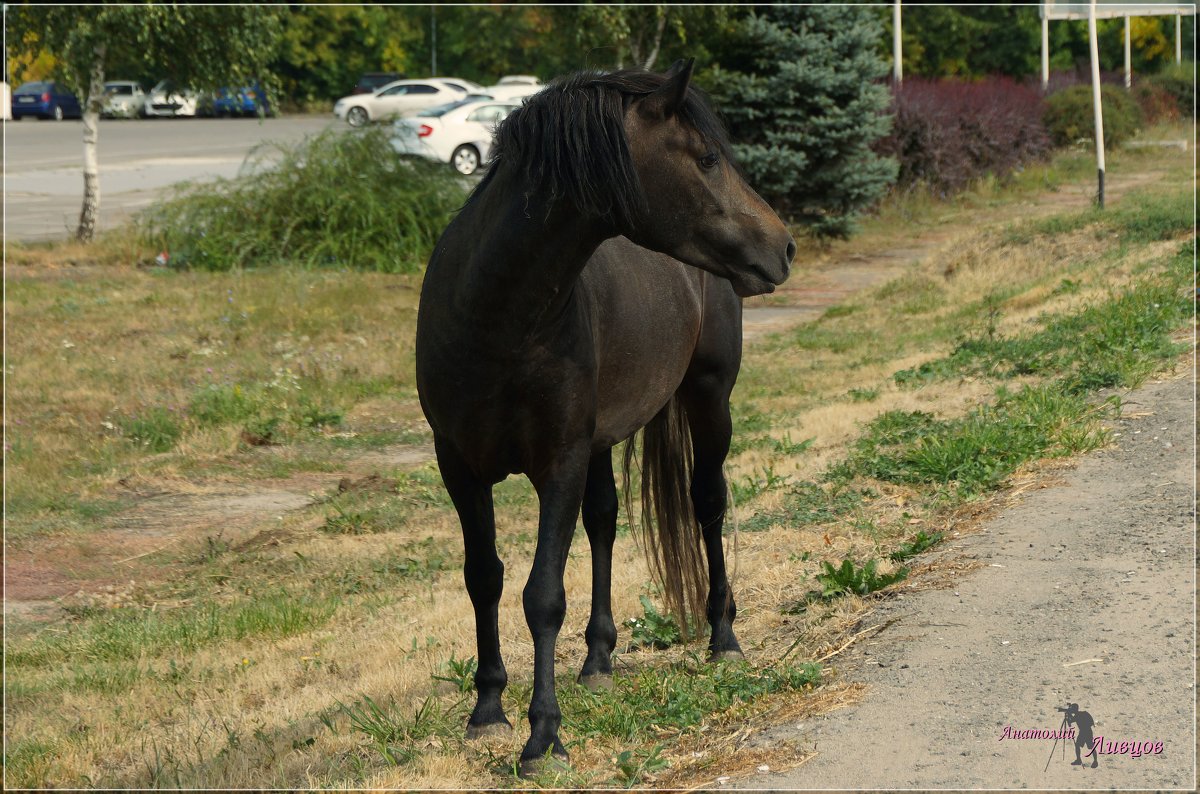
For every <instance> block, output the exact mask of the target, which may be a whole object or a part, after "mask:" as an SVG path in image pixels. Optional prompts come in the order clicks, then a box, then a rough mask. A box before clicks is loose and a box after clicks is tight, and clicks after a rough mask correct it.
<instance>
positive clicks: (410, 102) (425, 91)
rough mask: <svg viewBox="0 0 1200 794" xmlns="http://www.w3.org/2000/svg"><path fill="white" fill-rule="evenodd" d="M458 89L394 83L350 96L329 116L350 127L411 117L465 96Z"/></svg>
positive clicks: (429, 82)
mask: <svg viewBox="0 0 1200 794" xmlns="http://www.w3.org/2000/svg"><path fill="white" fill-rule="evenodd" d="M466 95H467V91H465V90H463V89H462V88H451V87H450V86H449V85H447V84H446V83H442V82H439V81H438V80H437V79H430V80H396V81H395V82H393V83H388V84H387V85H385V86H382V87H381V88H379V90H377V91H376V92H375V93H373V94H352V95H350V96H347V97H342V98H341V99H339V100H338V101H337V102H335V103H334V105H333V115H335V116H337V117H338V118H339V119H343V120H345V121H346V122H347V123H348V124H349V125H350V126H351V127H361V126H363V125H364V124H366V123H368V122H371V121H381V120H384V119H390V118H398V117H403V116H411V115H413V114H414V113H418V112H420V111H422V110H425V109H426V108H431V107H436V106H438V105H445V104H447V103H449V102H455V101H457V100H460V99H463V98H464V97H466Z"/></svg>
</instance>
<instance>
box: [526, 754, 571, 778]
mask: <svg viewBox="0 0 1200 794" xmlns="http://www.w3.org/2000/svg"><path fill="white" fill-rule="evenodd" d="M570 771H571V759H570V758H568V757H567V756H565V755H559V754H558V753H551V754H550V755H545V756H541V757H539V758H530V759H528V760H523V761H521V777H525V778H529V777H537V776H538V775H541V774H543V773H546V772H550V773H553V774H565V773H567V772H570Z"/></svg>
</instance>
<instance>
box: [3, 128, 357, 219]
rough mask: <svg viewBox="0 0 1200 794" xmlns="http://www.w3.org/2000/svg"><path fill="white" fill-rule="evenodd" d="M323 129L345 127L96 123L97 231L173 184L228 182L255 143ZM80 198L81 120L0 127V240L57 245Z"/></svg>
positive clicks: (294, 137) (288, 139)
mask: <svg viewBox="0 0 1200 794" xmlns="http://www.w3.org/2000/svg"><path fill="white" fill-rule="evenodd" d="M330 127H333V128H334V129H349V128H348V127H347V126H346V125H345V124H344V123H341V122H338V121H337V120H335V119H334V118H333V117H332V116H293V117H286V118H272V119H265V120H262V121H260V120H258V119H253V118H248V119H141V120H107V119H106V120H103V121H101V122H100V138H99V159H100V228H101V229H106V228H111V227H113V226H115V225H118V224H119V223H121V222H123V221H125V220H127V219H128V218H129V217H130V216H131V215H132V214H134V213H136V212H137V211H139V210H141V209H144V208H145V207H147V206H150V205H151V204H152V203H153V202H154V201H156V200H158V199H159V198H160V197H161V196H162V195H163V193H164V189H165V188H166V187H167V186H168V185H171V184H173V183H176V182H182V181H189V180H206V179H214V178H217V177H233V176H236V175H237V173H238V171H239V169H240V168H241V167H242V164H243V162H244V161H245V158H246V155H247V154H248V153H249V152H250V151H251V150H252V149H253V148H254V147H255V146H257V145H259V144H261V143H264V142H268V141H281V142H294V141H298V140H300V139H301V138H303V137H304V136H306V135H312V134H316V133H318V132H321V131H322V130H324V129H327V128H330ZM82 200H83V124H82V122H80V121H78V120H68V121H59V122H54V121H36V120H32V119H26V120H24V121H19V122H11V121H6V122H4V221H5V223H4V235H5V239H9V240H20V241H25V242H32V241H40V240H54V239H65V238H66V237H68V236H69V235H70V234H71V233H72V231H73V230H74V227H75V224H76V222H77V221H78V218H79V209H80V206H81V204H82Z"/></svg>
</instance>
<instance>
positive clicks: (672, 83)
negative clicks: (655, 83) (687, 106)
mask: <svg viewBox="0 0 1200 794" xmlns="http://www.w3.org/2000/svg"><path fill="white" fill-rule="evenodd" d="M695 65H696V59H695V58H688V59H687V60H686V61H684V60H678V61H676V62H675V63H674V64H672V65H671V68H670V69H668V70H667V81H666V82H665V83H663V84H662V85H661V86H659V87H658V89H657V90H655V91H654V92H653V93H651V94H647V95H646V98H645V99H643V100H642V101H641V102H639V103H638V109H639V110H640V111H641V112H642V113H643V114H645V115H646V116H648V117H650V118H656V119H669V118H671V116H673V115H675V113H676V111H678V110H679V108H680V107H682V106H683V103H684V100H686V99H687V91H688V85H689V84H690V83H691V82H692V69H693V67H695Z"/></svg>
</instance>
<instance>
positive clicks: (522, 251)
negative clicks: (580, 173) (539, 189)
mask: <svg viewBox="0 0 1200 794" xmlns="http://www.w3.org/2000/svg"><path fill="white" fill-rule="evenodd" d="M496 176H501V175H496ZM460 220H461V221H462V223H463V226H462V228H461V231H460V233H461V234H469V235H472V236H473V239H472V240H471V241H470V242H469V243H468V245H467V246H466V247H465V248H464V249H463V251H464V258H463V262H462V268H461V269H460V271H459V278H458V290H457V301H458V303H459V305H460V308H462V309H464V310H466V311H468V312H469V313H470V315H471V316H475V317H477V318H479V319H480V320H481V321H484V322H489V321H495V320H496V319H499V318H504V319H507V320H510V321H511V323H506V325H516V326H521V327H523V328H524V329H525V330H526V331H528V330H529V329H530V326H536V325H537V324H538V323H539V322H542V321H545V320H547V319H548V318H553V317H555V316H557V314H558V312H559V311H561V309H562V307H563V305H564V303H565V301H567V300H568V299H569V296H570V294H571V291H572V288H573V287H574V285H575V282H576V281H578V279H579V274H580V273H581V272H582V271H583V268H584V266H585V265H586V264H587V261H588V259H589V258H590V257H591V256H592V254H593V253H595V251H596V248H597V247H598V246H599V245H600V243H602V242H603V241H604V240H605V239H606V238H608V237H612V236H613V234H612V233H611V232H608V231H606V230H605V229H604V228H602V225H601V224H599V223H597V222H596V221H595V220H592V219H589V218H585V217H582V216H581V215H580V214H579V213H578V212H575V211H573V210H572V209H571V208H569V207H565V206H563V205H562V203H561V202H560V203H558V204H557V205H555V206H553V207H551V208H549V209H548V208H547V203H546V201H545V200H542V199H538V198H534V197H528V196H526V195H525V193H524V191H523V190H522V189H521V188H520V187H519V186H515V185H512V184H511V183H506V181H504V180H499V181H497V180H495V179H493V180H489V184H488V185H486V189H485V190H484V191H483V192H482V193H481V194H480V195H478V196H476V198H475V199H474V200H473V201H471V203H470V204H469V205H468V207H466V208H465V209H464V210H463V213H462V215H461V216H460ZM492 327H495V326H494V325H493V326H492Z"/></svg>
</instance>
